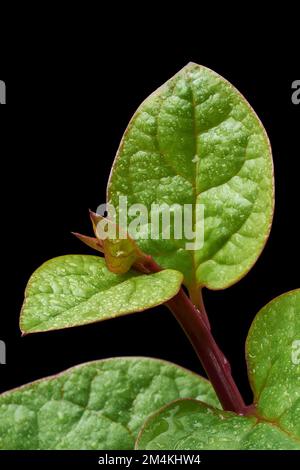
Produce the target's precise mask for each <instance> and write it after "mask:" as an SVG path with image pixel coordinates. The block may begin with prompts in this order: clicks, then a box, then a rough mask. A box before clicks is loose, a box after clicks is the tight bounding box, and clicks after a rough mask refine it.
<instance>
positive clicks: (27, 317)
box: [20, 255, 182, 333]
mask: <svg viewBox="0 0 300 470" xmlns="http://www.w3.org/2000/svg"><path fill="white" fill-rule="evenodd" d="M181 282H182V274H181V273H179V272H177V271H173V270H165V271H161V272H159V273H156V274H151V275H143V274H140V273H138V272H135V271H129V272H128V273H126V274H122V275H117V274H113V273H111V272H110V271H109V270H108V269H107V267H106V264H105V260H104V259H103V258H100V257H97V256H88V255H87V256H82V255H68V256H61V257H58V258H54V259H52V260H50V261H47V262H46V263H44V264H43V265H42V266H41V267H40V268H39V269H37V271H35V273H33V275H32V276H31V278H30V280H29V283H28V286H27V288H26V292H25V301H24V305H23V308H22V313H21V318H20V326H21V330H22V331H23V332H24V333H33V332H39V331H48V330H56V329H60V328H67V327H71V326H76V325H83V324H86V323H93V322H97V321H100V320H105V319H107V318H112V317H117V316H119V315H125V314H127V313H133V312H139V311H142V310H145V309H147V308H151V307H155V306H157V305H160V304H163V303H164V302H166V301H168V300H170V299H171V298H172V297H174V296H175V295H176V294H177V292H178V291H179V289H180V285H181Z"/></svg>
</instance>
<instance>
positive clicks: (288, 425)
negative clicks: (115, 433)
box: [137, 290, 300, 449]
mask: <svg viewBox="0 0 300 470" xmlns="http://www.w3.org/2000/svg"><path fill="white" fill-rule="evenodd" d="M246 351H247V361H248V366H249V377H250V381H251V384H252V388H253V392H254V398H255V402H256V406H257V409H256V412H255V414H253V416H248V417H241V416H237V415H235V414H234V413H229V412H221V411H219V410H215V409H212V408H210V407H207V406H206V405H204V404H203V403H199V402H197V401H193V400H192V401H191V400H179V401H177V402H175V403H172V404H170V405H167V406H166V407H165V408H164V409H163V410H162V411H160V412H158V413H157V414H155V415H154V416H152V417H151V418H150V419H149V420H148V422H147V423H146V425H145V428H144V430H143V431H142V432H141V435H140V438H139V440H138V444H137V445H138V448H140V449H300V290H296V291H292V292H289V293H287V294H284V295H282V296H281V297H278V298H277V299H275V300H273V301H272V302H270V303H269V304H268V305H267V306H266V307H264V308H263V309H262V310H261V311H260V312H259V313H258V315H257V316H256V318H255V320H254V322H253V324H252V327H251V329H250V332H249V336H248V339H247V348H246Z"/></svg>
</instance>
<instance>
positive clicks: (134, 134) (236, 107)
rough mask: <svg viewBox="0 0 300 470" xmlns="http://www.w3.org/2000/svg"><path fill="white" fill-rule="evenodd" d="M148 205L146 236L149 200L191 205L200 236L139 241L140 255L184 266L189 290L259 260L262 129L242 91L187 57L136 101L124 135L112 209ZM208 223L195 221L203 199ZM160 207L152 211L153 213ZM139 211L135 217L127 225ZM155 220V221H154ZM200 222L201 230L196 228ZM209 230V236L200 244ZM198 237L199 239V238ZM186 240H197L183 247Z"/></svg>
mask: <svg viewBox="0 0 300 470" xmlns="http://www.w3.org/2000/svg"><path fill="white" fill-rule="evenodd" d="M121 196H122V197H123V196H125V197H127V204H128V207H130V206H132V205H133V204H136V203H138V204H143V205H145V206H146V208H147V211H148V215H149V218H148V221H146V222H143V225H142V227H141V232H142V233H148V232H149V227H150V225H151V224H150V214H151V208H153V204H156V205H161V204H165V205H167V206H168V207H169V208H170V214H171V215H172V207H173V208H174V207H175V205H177V209H178V205H179V207H180V208H183V206H184V205H185V204H187V205H192V207H193V211H194V214H193V223H192V224H190V225H193V227H188V229H191V228H193V231H194V234H186V235H185V230H184V231H183V232H184V233H183V235H184V236H183V237H181V238H180V237H179V239H178V238H176V237H175V235H174V230H175V229H174V224H175V222H174V220H175V219H174V218H172V217H170V221H171V228H170V234H171V236H170V238H169V239H167V238H168V237H167V238H165V237H164V232H163V228H162V225H160V227H159V228H160V232H159V234H158V237H157V239H154V238H153V237H151V236H149V233H148V237H144V239H142V238H141V239H139V240H138V244H139V246H140V248H141V250H142V251H143V252H144V253H147V254H149V255H152V256H153V257H154V259H155V260H156V261H157V263H158V264H159V265H160V266H162V267H164V268H173V269H176V270H178V271H181V272H182V273H183V274H184V277H185V284H186V285H187V286H188V288H189V289H195V288H197V287H204V286H205V287H208V288H211V289H221V288H224V287H228V286H229V285H231V284H234V283H235V282H237V281H238V280H239V279H240V278H241V277H242V276H244V275H245V274H246V273H247V272H248V271H249V270H250V268H251V267H252V266H253V264H254V263H255V261H256V259H257V258H258V256H259V254H260V253H261V251H262V249H263V247H264V245H265V242H266V239H267V237H268V235H269V232H270V227H271V221H272V215H273V199H274V198H273V166H272V155H271V148H270V143H269V140H268V137H267V135H266V132H265V130H264V128H263V126H262V124H261V122H260V121H259V119H258V117H257V116H256V114H255V112H254V111H253V109H252V108H251V107H250V105H249V104H248V103H247V101H246V100H245V99H244V98H243V96H242V95H241V94H240V93H239V92H238V91H237V90H236V89H235V88H234V87H233V86H232V85H231V84H230V83H228V82H227V81H226V80H224V79H223V78H222V77H220V76H219V75H217V74H216V73H214V72H213V71H211V70H209V69H207V68H205V67H202V66H200V65H197V64H188V65H187V66H186V67H184V68H183V69H182V70H181V71H180V72H179V73H177V74H176V75H175V76H174V77H173V78H171V79H170V80H169V81H168V82H166V83H165V84H164V85H163V86H162V87H160V88H159V89H158V90H157V91H156V92H155V93H153V94H152V95H151V96H149V97H148V98H147V99H146V100H145V101H144V102H143V104H142V105H141V106H140V107H139V108H138V110H137V111H136V113H135V115H134V116H133V118H132V120H131V122H130V123H129V126H128V128H127V130H126V131H125V134H124V137H123V139H122V142H121V145H120V148H119V151H118V154H117V157H116V160H115V163H114V165H113V169H112V173H111V178H110V182H109V185H108V199H109V201H108V202H109V203H110V204H112V205H113V206H114V207H115V208H116V209H118V207H119V198H120V197H121ZM199 204H202V205H203V208H204V220H200V222H199V224H198V223H197V219H196V212H197V210H198V209H197V205H199ZM157 211H158V210H157V209H156V213H157ZM133 218H134V217H129V222H130V221H131V220H132V219H133ZM151 222H153V220H152V219H151ZM195 227H197V229H196V230H195ZM201 230H203V232H204V243H203V244H201V243H200V244H198V243H196V241H197V239H198V238H199V233H200V232H201ZM200 238H201V237H200ZM187 243H189V244H191V243H195V245H194V249H192V250H190V248H189V249H187Z"/></svg>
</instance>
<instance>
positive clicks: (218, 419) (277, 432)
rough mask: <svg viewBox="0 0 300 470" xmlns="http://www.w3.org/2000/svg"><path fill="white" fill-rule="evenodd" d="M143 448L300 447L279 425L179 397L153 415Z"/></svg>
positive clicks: (142, 435) (144, 433)
mask: <svg viewBox="0 0 300 470" xmlns="http://www.w3.org/2000/svg"><path fill="white" fill-rule="evenodd" d="M136 448H137V449H142V450H212V449H215V450H237V449H248V450H267V449H268V450H270V449H273V450H278V449H286V450H293V449H298V450H299V449H300V440H299V441H297V440H295V439H294V438H292V437H290V436H289V435H288V434H287V433H285V432H284V431H282V430H281V429H280V428H279V427H277V426H275V425H273V424H271V423H266V422H263V421H259V420H257V419H255V418H254V417H242V416H238V415H235V414H234V413H229V412H225V411H219V410H216V409H213V408H211V407H208V406H206V405H204V404H203V403H201V402H199V401H195V400H186V399H185V400H178V401H175V402H173V403H171V404H169V405H167V406H166V407H165V408H164V409H162V410H161V411H160V412H158V413H157V414H154V415H153V416H151V417H150V418H149V419H148V421H147V422H146V425H145V427H144V428H143V430H142V432H141V433H140V435H139V437H138V439H137V443H136Z"/></svg>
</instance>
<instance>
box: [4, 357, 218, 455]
mask: <svg viewBox="0 0 300 470" xmlns="http://www.w3.org/2000/svg"><path fill="white" fill-rule="evenodd" d="M179 397H195V398H199V399H201V400H203V401H206V402H207V403H211V404H214V405H216V406H217V405H218V401H217V398H216V396H215V394H214V392H213V389H212V387H211V385H210V384H209V382H207V381H206V380H205V379H203V378H201V377H199V376H197V375H196V374H193V373H191V372H189V371H187V370H185V369H182V368H181V367H178V366H176V365H173V364H170V363H168V362H164V361H159V360H156V359H147V358H114V359H108V360H104V361H96V362H91V363H88V364H83V365H80V366H78V367H74V368H72V369H69V370H68V371H65V372H63V373H61V374H59V375H57V376H54V377H50V378H47V379H43V380H39V381H37V382H33V383H31V384H28V385H25V386H23V387H20V388H19V389H15V390H12V391H10V392H6V393H4V394H2V395H1V396H0V449H17V450H22V449H23V450H27V449H34V450H41V449H90V450H92V449H94V450H101V449H105V450H113V449H116V450H123V449H132V448H133V446H134V442H135V438H136V435H137V433H138V430H139V428H140V427H141V425H142V423H143V422H144V420H145V418H146V417H147V416H148V415H149V414H151V413H152V412H154V411H155V410H157V409H158V408H160V407H161V406H163V405H164V404H165V403H167V402H168V401H170V400H174V399H177V398H179Z"/></svg>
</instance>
